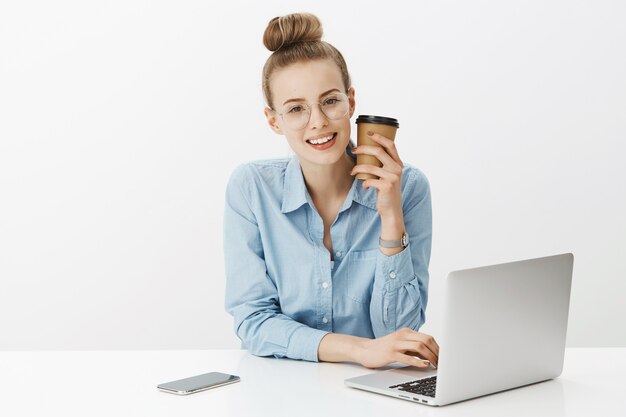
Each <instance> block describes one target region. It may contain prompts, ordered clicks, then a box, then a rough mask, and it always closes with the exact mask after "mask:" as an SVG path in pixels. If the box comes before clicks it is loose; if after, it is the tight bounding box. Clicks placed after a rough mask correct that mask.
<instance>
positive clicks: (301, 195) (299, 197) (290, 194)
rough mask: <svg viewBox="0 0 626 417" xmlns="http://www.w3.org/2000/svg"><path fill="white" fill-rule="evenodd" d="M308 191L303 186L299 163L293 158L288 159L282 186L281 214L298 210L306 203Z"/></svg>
mask: <svg viewBox="0 0 626 417" xmlns="http://www.w3.org/2000/svg"><path fill="white" fill-rule="evenodd" d="M307 194H308V191H307V189H306V185H305V184H304V177H303V176H302V169H301V168H300V161H298V158H296V157H295V156H293V157H291V158H290V159H289V162H288V163H287V169H286V170H285V183H284V185H283V205H282V207H281V210H280V211H281V212H282V213H289V212H290V211H294V210H295V209H297V208H300V206H302V205H303V204H305V203H306V202H307Z"/></svg>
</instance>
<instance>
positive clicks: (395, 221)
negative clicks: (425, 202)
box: [380, 213, 406, 240]
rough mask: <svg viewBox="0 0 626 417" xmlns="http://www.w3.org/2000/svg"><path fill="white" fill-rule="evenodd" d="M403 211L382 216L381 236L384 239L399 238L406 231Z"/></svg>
mask: <svg viewBox="0 0 626 417" xmlns="http://www.w3.org/2000/svg"><path fill="white" fill-rule="evenodd" d="M405 231H406V230H405V225H404V217H403V216H402V213H400V214H394V215H389V216H385V217H383V216H381V217H380V238H381V239H383V240H398V239H400V238H401V237H402V235H403V234H404V232H405Z"/></svg>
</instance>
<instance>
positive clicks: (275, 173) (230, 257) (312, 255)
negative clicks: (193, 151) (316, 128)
mask: <svg viewBox="0 0 626 417" xmlns="http://www.w3.org/2000/svg"><path fill="white" fill-rule="evenodd" d="M348 153H349V154H350V155H351V156H353V155H352V154H351V153H350V152H349V151H348ZM362 184H363V182H362V181H360V180H356V179H355V180H354V182H353V184H352V188H351V189H350V191H349V193H348V196H347V197H346V200H345V201H344V203H343V205H342V206H341V208H340V209H339V213H338V215H337V218H336V219H335V221H334V222H333V224H332V225H331V227H330V234H331V238H332V244H333V250H334V252H335V253H334V261H333V262H331V257H330V253H329V251H328V250H327V249H326V247H325V246H324V243H323V238H324V225H323V222H322V218H321V217H320V215H319V214H318V212H317V210H316V209H315V206H314V204H313V202H312V199H311V196H310V195H309V193H308V191H307V188H306V186H305V183H304V178H303V176H302V171H301V168H300V163H299V161H298V159H297V158H296V157H295V156H294V157H291V158H288V159H272V160H265V161H256V162H250V163H247V164H244V165H241V166H239V167H238V168H237V169H236V170H235V171H234V172H233V173H232V175H231V177H230V180H229V182H228V186H227V189H226V204H225V212H224V258H225V270H226V297H225V298H226V300H225V301H226V302H225V306H226V310H227V311H228V313H229V314H231V315H232V316H233V318H234V329H235V332H236V334H237V336H238V337H239V338H240V339H241V340H242V342H243V347H244V348H247V349H248V350H249V351H250V352H251V353H253V354H255V355H259V356H275V357H289V358H293V359H302V360H308V361H317V360H318V356H317V352H318V347H319V344H320V342H321V340H322V338H323V337H324V336H325V335H326V334H327V333H329V332H334V333H342V334H349V335H354V336H360V337H366V338H377V337H381V336H384V335H387V334H389V333H392V332H394V331H396V330H398V329H400V328H402V327H410V328H412V329H414V330H418V329H419V328H420V326H421V325H422V324H423V323H424V310H425V308H426V302H427V296H428V263H429V260H430V251H431V242H432V210H431V198H430V186H429V183H428V180H427V178H426V176H425V175H424V174H423V173H422V172H421V171H420V170H418V169H417V168H415V167H411V166H409V165H407V164H404V169H403V174H402V209H403V212H404V223H405V226H406V231H407V233H408V234H409V245H408V246H407V247H406V248H405V249H404V250H403V251H402V252H400V253H398V254H396V255H393V256H387V255H385V254H383V253H382V252H381V251H380V250H379V245H378V238H379V236H380V216H379V215H378V212H377V210H376V190H375V189H374V188H370V189H369V190H364V189H363V187H362Z"/></svg>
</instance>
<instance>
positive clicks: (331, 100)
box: [324, 97, 340, 106]
mask: <svg viewBox="0 0 626 417" xmlns="http://www.w3.org/2000/svg"><path fill="white" fill-rule="evenodd" d="M339 101H340V100H339V99H338V98H337V97H329V98H327V99H326V100H324V105H330V106H332V105H333V104H337V103H338V102H339Z"/></svg>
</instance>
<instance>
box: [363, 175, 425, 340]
mask: <svg viewBox="0 0 626 417" xmlns="http://www.w3.org/2000/svg"><path fill="white" fill-rule="evenodd" d="M408 174H409V175H408V178H407V182H406V186H405V188H404V191H403V215H404V224H405V227H406V231H407V233H408V235H409V245H408V246H407V247H406V248H405V249H404V250H402V251H401V252H399V253H397V254H395V255H392V256H387V255H385V254H383V253H382V252H380V253H379V254H378V259H377V263H376V272H375V278H374V288H373V291H372V299H371V304H370V319H371V321H372V328H373V332H374V335H375V336H376V337H381V336H385V335H387V334H389V333H392V332H394V331H396V330H398V329H400V328H403V327H409V328H411V329H414V330H418V329H419V328H420V327H421V326H422V325H423V324H424V321H425V310H426V304H427V301H428V279H429V274H428V264H429V262H430V253H431V245H432V204H431V196H430V185H429V183H428V179H427V178H426V176H425V175H424V174H422V173H421V172H420V171H417V170H415V171H409V172H408Z"/></svg>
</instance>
